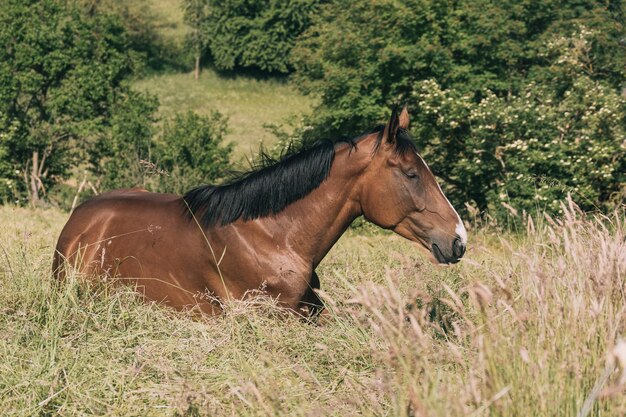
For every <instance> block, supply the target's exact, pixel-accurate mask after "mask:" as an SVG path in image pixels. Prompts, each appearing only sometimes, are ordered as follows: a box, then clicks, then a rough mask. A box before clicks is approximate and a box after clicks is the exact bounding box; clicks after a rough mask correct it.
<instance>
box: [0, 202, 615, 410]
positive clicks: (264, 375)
mask: <svg viewBox="0 0 626 417" xmlns="http://www.w3.org/2000/svg"><path fill="white" fill-rule="evenodd" d="M563 209H564V215H563V217H562V218H561V219H560V220H559V219H552V218H549V217H545V218H541V219H534V221H533V220H532V219H521V218H519V219H517V221H518V222H519V223H520V224H524V225H526V232H524V233H518V234H510V233H502V232H501V231H499V230H498V229H497V228H495V227H494V226H489V225H482V226H481V227H479V228H474V229H472V230H471V231H470V240H469V246H468V253H467V254H466V256H465V258H464V259H463V260H462V262H461V263H460V264H457V265H454V266H450V267H439V266H435V265H432V264H431V263H430V262H429V261H428V260H427V259H426V258H425V257H424V256H423V255H421V253H420V252H419V251H418V250H417V249H416V248H415V247H414V246H413V245H412V244H410V243H409V242H407V241H405V240H403V239H401V238H400V237H398V236H396V235H393V234H390V233H384V232H367V233H363V232H360V233H357V232H356V231H354V230H352V231H349V232H348V233H347V234H346V235H345V236H344V237H343V238H342V239H341V240H340V242H339V243H338V244H337V245H336V246H335V247H334V248H333V249H332V251H331V252H330V254H329V255H328V256H327V258H326V259H325V260H324V261H323V263H322V265H321V266H320V268H318V272H319V274H320V279H321V282H322V290H323V297H324V299H325V300H326V303H327V305H328V308H329V315H328V317H327V318H326V320H325V321H324V323H321V324H311V323H306V322H303V321H301V320H299V319H297V318H295V317H293V316H292V315H290V314H288V313H286V312H284V311H282V310H281V309H280V308H278V307H277V306H276V304H275V302H274V301H273V300H270V299H267V298H265V297H263V296H262V295H253V296H251V297H250V298H249V299H248V300H245V301H239V302H233V303H231V304H228V305H227V306H226V312H225V314H223V315H222V316H219V317H205V318H197V317H196V318H194V317H192V316H191V315H190V314H189V313H184V312H183V313H181V312H175V311H172V310H170V309H167V308H163V307H160V306H158V305H156V304H144V303H142V302H141V301H140V300H139V299H138V297H137V296H136V295H135V294H134V293H133V291H132V290H131V289H130V288H126V287H122V288H111V287H106V286H104V285H98V284H93V283H90V282H88V281H86V280H85V279H81V277H78V276H71V277H69V278H68V281H67V282H64V283H58V282H56V281H55V280H54V279H53V278H52V276H51V272H50V264H51V255H52V251H53V245H54V243H55V239H56V237H57V235H58V233H59V231H60V228H61V227H62V225H63V223H64V221H65V220H66V218H67V216H68V214H67V213H64V212H60V211H58V210H55V209H38V210H33V209H27V208H19V207H2V208H1V209H0V224H2V225H3V227H2V229H1V230H0V249H1V251H0V287H1V288H2V291H0V311H1V312H2V314H1V315H0V332H1V333H2V337H1V338H0V414H2V415H5V416H30V415H40V416H46V415H63V416H82V415H91V414H98V415H112V416H114V415H119V416H127V415H141V416H183V415H184V416H205V415H206V416H209V415H243V416H248V415H250V416H253V415H254V416H273V415H290V416H327V415H334V416H348V415H368V416H370V415H371V416H384V415H388V416H530V415H533V416H573V415H579V416H616V415H623V414H624V413H625V412H626V397H625V396H624V395H623V390H624V383H625V382H626V370H625V369H624V366H625V365H626V341H624V340H623V339H622V337H624V334H625V330H626V329H625V324H626V323H625V320H624V313H625V312H626V306H625V296H624V284H625V280H626V255H625V254H626V240H625V239H626V219H625V217H624V213H623V212H621V213H616V214H615V215H613V216H608V217H593V216H590V215H583V214H581V213H579V212H578V211H577V210H576V208H575V207H574V206H573V205H568V204H565V205H564V206H563Z"/></svg>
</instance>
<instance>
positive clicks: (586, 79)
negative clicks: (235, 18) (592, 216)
mask: <svg viewBox="0 0 626 417" xmlns="http://www.w3.org/2000/svg"><path fill="white" fill-rule="evenodd" d="M623 17H624V14H623V10H622V2H621V1H615V2H613V1H611V2H601V1H590V2H579V1H576V0H565V1H552V0H542V1H522V2H519V1H513V0H505V1H499V2H495V1H492V0H472V1H469V0H462V1H459V2H437V1H429V0H403V1H389V0H374V1H364V0H363V1H355V2H352V1H348V0H335V1H333V2H330V3H327V4H325V5H324V6H322V7H321V13H320V14H319V15H318V16H316V17H315V19H314V22H313V24H312V25H311V26H310V27H309V29H308V30H307V31H305V32H304V33H303V34H302V36H301V37H300V38H299V40H298V41H297V43H296V46H295V47H294V49H293V51H292V62H293V63H294V66H295V68H296V71H295V73H294V75H293V78H294V81H295V84H296V85H298V86H299V87H300V88H301V90H302V91H303V92H305V93H308V94H314V95H316V96H317V97H319V99H320V100H319V103H320V104H319V105H318V106H317V108H316V109H315V111H314V113H313V116H312V117H310V118H309V120H308V123H309V125H310V127H311V128H309V129H307V130H306V131H304V132H303V135H304V136H305V139H307V138H311V139H313V138H319V137H320V136H333V135H338V134H346V133H350V132H358V131H360V130H361V129H363V128H365V127H368V126H372V125H373V124H375V123H376V122H378V121H380V116H381V114H384V113H385V112H386V111H388V109H389V108H390V107H391V105H392V104H393V103H395V102H407V103H408V104H409V107H410V108H411V109H412V115H413V116H414V117H413V133H414V135H415V136H416V137H417V139H418V142H419V144H420V149H421V152H422V153H423V154H424V156H425V157H426V160H428V161H429V163H430V165H431V167H432V168H433V170H434V172H435V173H436V174H439V175H440V176H441V177H443V178H444V188H446V189H447V190H446V191H447V194H448V195H449V196H450V197H451V200H452V202H453V203H454V205H455V206H456V207H463V206H464V203H470V204H473V205H475V206H476V207H477V208H478V209H479V210H480V211H481V212H484V211H487V210H489V211H490V212H492V213H493V214H494V215H496V216H502V217H504V216H505V215H506V209H505V208H504V206H503V205H502V203H504V204H509V205H512V206H516V207H518V208H521V209H526V210H527V211H535V210H548V211H550V212H556V211H558V210H559V203H558V200H560V199H562V198H564V197H565V196H566V195H567V193H568V192H569V193H571V194H572V195H573V197H574V199H575V201H577V202H578V203H579V204H581V206H583V207H584V208H585V209H595V208H600V209H605V210H606V209H609V208H610V207H613V206H615V205H616V204H619V202H620V201H622V199H623V198H624V193H625V191H624V190H626V186H625V185H624V184H625V183H626V178H625V176H624V172H625V171H626V170H625V168H626V167H625V166H624V163H625V162H624V161H625V160H626V150H625V149H624V145H623V144H624V143H625V142H624V140H625V138H624V134H625V133H624V126H625V125H626V108H625V105H624V98H623V97H620V93H621V89H622V88H623V86H624V79H625V78H626V77H625V76H626V48H624V45H623V44H621V43H620V42H622V39H623V33H624V19H623Z"/></svg>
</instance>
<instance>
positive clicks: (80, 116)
mask: <svg viewBox="0 0 626 417" xmlns="http://www.w3.org/2000/svg"><path fill="white" fill-rule="evenodd" d="M0 44H1V45H3V47H2V48H1V49H0V114H2V118H3V122H4V123H2V124H1V125H0V132H1V134H2V138H3V142H5V143H7V144H8V149H9V151H8V152H7V153H5V155H3V166H5V167H8V168H9V169H8V170H6V169H5V170H3V172H2V175H3V176H4V182H5V183H7V181H8V182H10V183H11V185H12V191H11V194H12V197H15V198H20V197H22V196H23V195H25V194H27V195H28V196H29V198H30V199H31V201H35V202H36V201H38V200H39V199H40V198H41V196H42V195H43V194H45V193H46V190H47V189H48V188H49V187H50V186H51V185H53V184H54V183H55V182H58V181H60V180H62V179H64V178H66V177H67V176H68V175H69V174H70V168H71V167H72V166H73V165H75V164H77V163H78V162H77V161H78V160H79V159H80V158H81V157H84V155H85V154H86V153H88V152H89V150H90V149H91V147H92V146H93V144H94V140H95V138H97V137H98V136H99V135H100V134H101V133H102V132H103V130H104V129H106V126H107V124H108V120H109V118H110V116H111V114H112V112H113V110H114V109H115V107H116V106H117V105H118V102H119V96H120V95H121V94H123V93H124V91H126V87H125V86H124V84H123V80H124V79H125V78H126V77H128V76H129V75H130V74H131V73H132V71H133V68H134V64H135V57H134V56H133V54H132V52H129V48H128V43H127V38H126V36H125V33H124V31H123V29H122V27H121V26H120V24H119V22H118V20H117V19H116V18H115V17H113V16H109V15H94V16H87V15H85V14H83V13H81V11H80V9H78V8H76V7H71V6H68V5H66V4H65V3H64V2H59V1H54V0H43V1H21V0H20V1H14V0H5V1H3V7H2V8H0ZM13 187H14V188H13ZM6 197H7V195H6V194H5V198H6Z"/></svg>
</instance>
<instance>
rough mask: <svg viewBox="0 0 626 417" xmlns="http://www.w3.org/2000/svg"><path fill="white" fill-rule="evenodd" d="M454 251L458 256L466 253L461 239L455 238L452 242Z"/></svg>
mask: <svg viewBox="0 0 626 417" xmlns="http://www.w3.org/2000/svg"><path fill="white" fill-rule="evenodd" d="M452 253H453V254H454V256H456V257H457V258H461V257H462V256H463V255H464V254H465V245H464V244H463V242H461V239H459V238H456V239H454V243H453V244H452Z"/></svg>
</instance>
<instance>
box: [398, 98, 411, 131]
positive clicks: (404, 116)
mask: <svg viewBox="0 0 626 417" xmlns="http://www.w3.org/2000/svg"><path fill="white" fill-rule="evenodd" d="M409 123H411V118H410V117H409V106H407V105H406V104H405V105H404V107H402V111H401V112H400V128H401V129H405V130H406V129H408V128H409Z"/></svg>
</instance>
